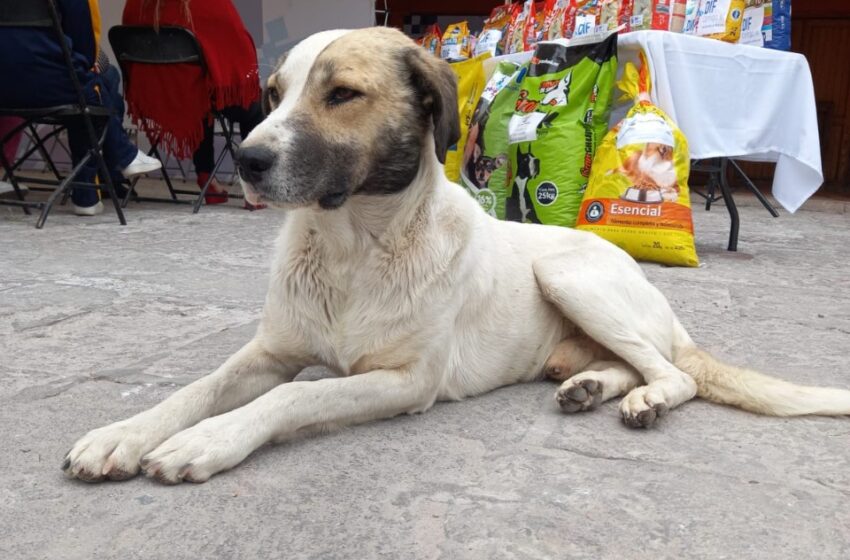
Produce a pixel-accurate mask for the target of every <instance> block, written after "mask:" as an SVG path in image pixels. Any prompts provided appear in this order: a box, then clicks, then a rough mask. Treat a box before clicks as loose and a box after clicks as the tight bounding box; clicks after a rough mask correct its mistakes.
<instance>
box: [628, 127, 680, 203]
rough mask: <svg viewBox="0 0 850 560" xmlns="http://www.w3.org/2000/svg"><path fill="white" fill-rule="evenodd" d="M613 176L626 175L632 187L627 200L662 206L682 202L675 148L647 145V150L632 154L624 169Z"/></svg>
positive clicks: (655, 144) (653, 144)
mask: <svg viewBox="0 0 850 560" xmlns="http://www.w3.org/2000/svg"><path fill="white" fill-rule="evenodd" d="M612 172H616V173H621V174H623V175H625V176H626V177H628V179H629V181H631V183H632V188H630V189H628V190H627V191H626V192H625V193H623V196H622V198H623V200H628V201H631V202H649V203H653V202H654V203H660V202H676V201H677V200H678V199H679V186H678V184H677V183H676V169H675V167H674V166H673V148H672V147H671V146H667V145H665V144H658V143H655V142H647V144H646V145H645V146H644V148H643V150H641V151H636V152H634V153H633V154H631V155H630V156H629V157H628V158H626V159H625V160H624V161H623V165H622V166H621V167H620V169H618V170H616V171H612Z"/></svg>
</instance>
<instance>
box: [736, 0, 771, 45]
mask: <svg viewBox="0 0 850 560" xmlns="http://www.w3.org/2000/svg"><path fill="white" fill-rule="evenodd" d="M769 2H770V0H746V4H745V6H744V17H743V19H742V20H741V36H740V37H738V43H739V44H741V45H752V46H754V47H763V46H764V35H763V34H762V28H763V27H764V5H765V3H769Z"/></svg>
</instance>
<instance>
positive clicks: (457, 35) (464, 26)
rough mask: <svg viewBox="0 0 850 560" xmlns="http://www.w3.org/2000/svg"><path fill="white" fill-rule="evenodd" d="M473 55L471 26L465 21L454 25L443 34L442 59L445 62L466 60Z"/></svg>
mask: <svg viewBox="0 0 850 560" xmlns="http://www.w3.org/2000/svg"><path fill="white" fill-rule="evenodd" d="M471 54H472V46H471V44H470V35H469V24H468V23H467V22H465V21H462V22H460V23H453V24H451V25H450V26H448V27H447V28H446V32H445V33H444V34H443V43H442V46H441V48H440V58H443V59H445V60H466V59H467V58H469V56H470V55H471Z"/></svg>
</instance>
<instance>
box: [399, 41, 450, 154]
mask: <svg viewBox="0 0 850 560" xmlns="http://www.w3.org/2000/svg"><path fill="white" fill-rule="evenodd" d="M404 63H405V64H406V65H407V67H408V69H409V71H410V77H411V82H412V84H413V89H414V91H415V92H416V95H417V96H418V97H419V103H421V105H422V108H423V109H424V110H425V112H426V113H428V114H430V115H431V118H432V119H433V121H434V145H435V146H436V152H437V159H438V160H440V163H446V152H448V150H449V147H450V146H453V145H455V144H457V141H458V140H460V117H459V116H458V108H457V77H456V76H455V73H454V71H453V70H452V69H451V67H450V66H449V64H448V63H447V62H445V61H443V60H440V59H439V58H437V57H435V56H434V55H432V54H431V53H429V52H428V51H426V50H425V49H423V48H422V47H412V48H409V49H406V50H405V51H404Z"/></svg>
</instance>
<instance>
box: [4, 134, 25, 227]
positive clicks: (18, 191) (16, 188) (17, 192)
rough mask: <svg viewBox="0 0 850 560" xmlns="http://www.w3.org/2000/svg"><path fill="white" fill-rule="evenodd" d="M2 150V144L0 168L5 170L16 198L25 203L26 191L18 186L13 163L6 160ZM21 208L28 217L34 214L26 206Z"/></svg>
mask: <svg viewBox="0 0 850 560" xmlns="http://www.w3.org/2000/svg"><path fill="white" fill-rule="evenodd" d="M2 148H3V144H0V166H2V167H3V170H4V171H5V172H6V177H7V178H8V179H9V183H11V185H12V190H14V191H15V196H17V197H18V200H20V201H21V202H25V201H26V196H25V195H24V191H23V190H21V187H20V185H18V179H17V178H16V177H15V174H14V172H13V170H14V166H13V165H12V162H10V161H7V160H6V153H5V152H4V150H3V149H2ZM21 208H22V209H23V211H24V214H26V215H27V216H29V215H30V214H32V212H30V209H29V207H28V206H26V205H24V206H21Z"/></svg>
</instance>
